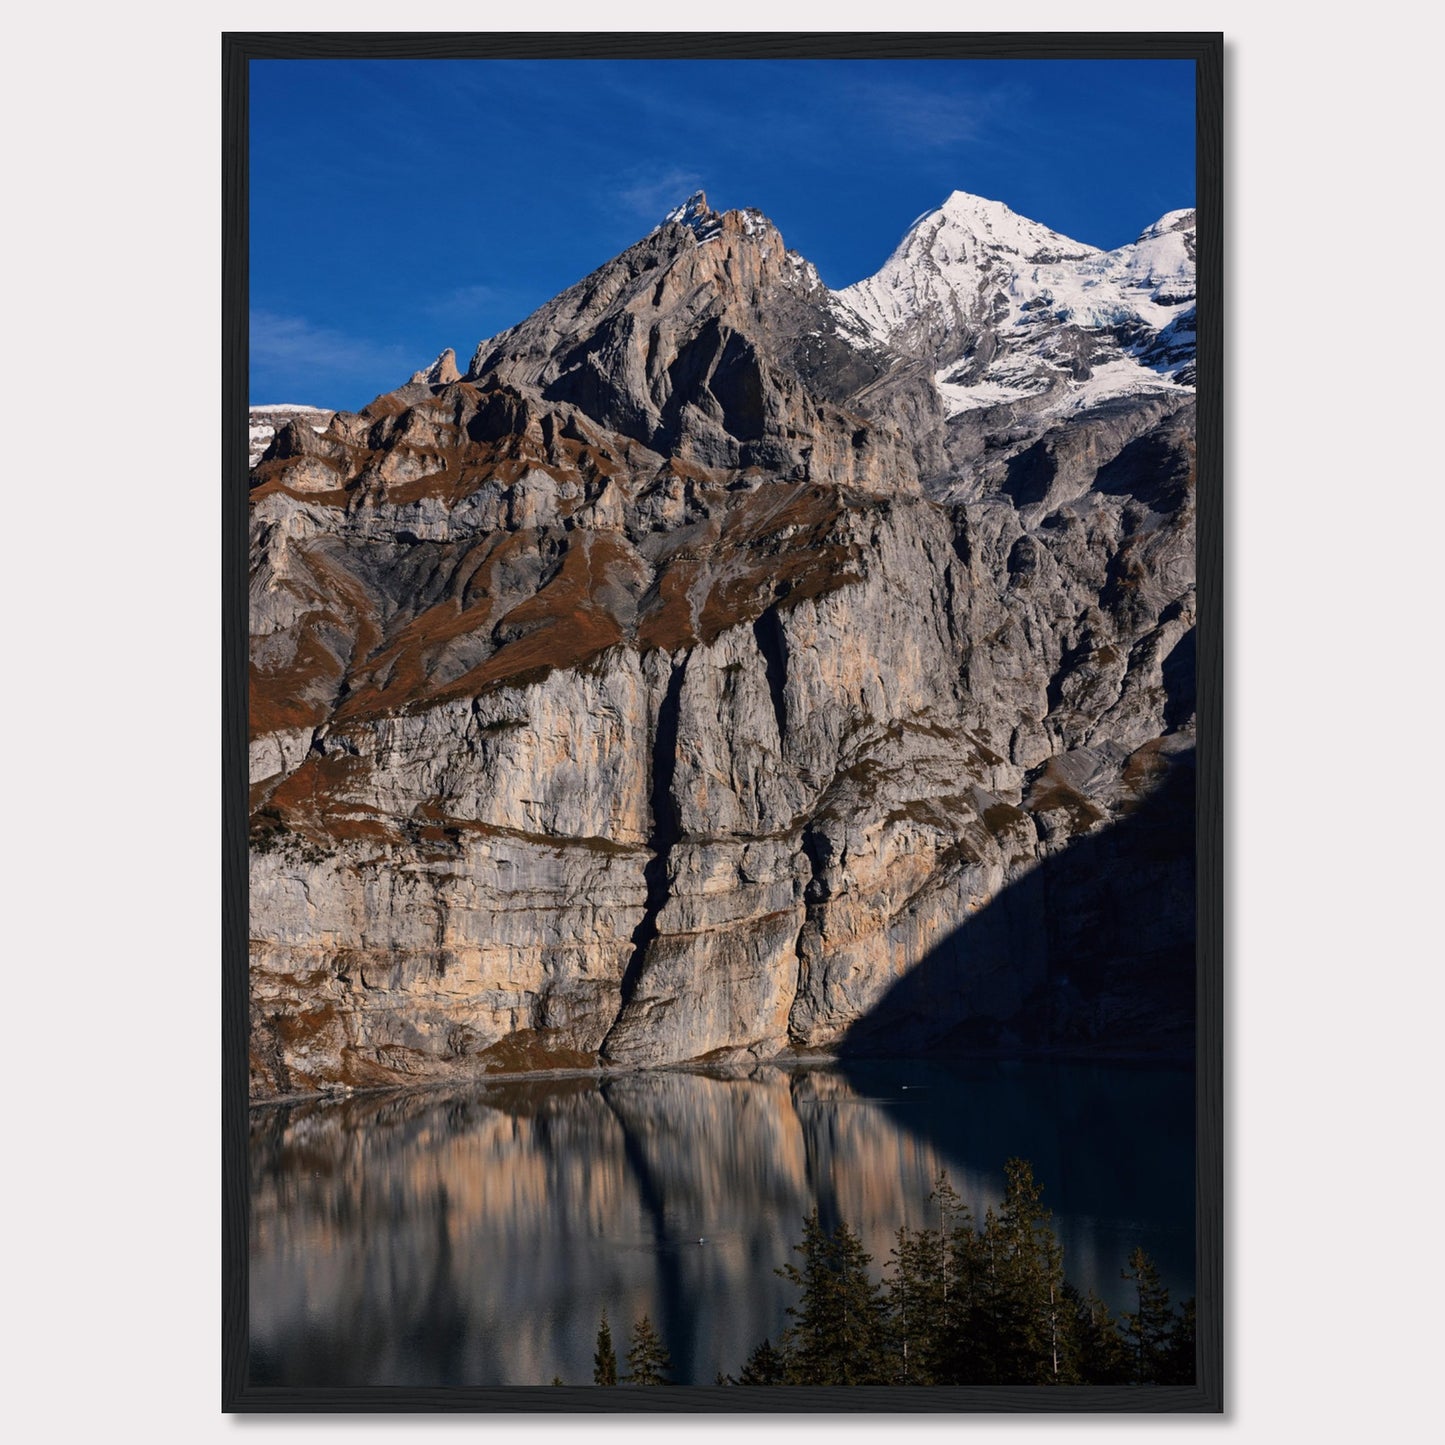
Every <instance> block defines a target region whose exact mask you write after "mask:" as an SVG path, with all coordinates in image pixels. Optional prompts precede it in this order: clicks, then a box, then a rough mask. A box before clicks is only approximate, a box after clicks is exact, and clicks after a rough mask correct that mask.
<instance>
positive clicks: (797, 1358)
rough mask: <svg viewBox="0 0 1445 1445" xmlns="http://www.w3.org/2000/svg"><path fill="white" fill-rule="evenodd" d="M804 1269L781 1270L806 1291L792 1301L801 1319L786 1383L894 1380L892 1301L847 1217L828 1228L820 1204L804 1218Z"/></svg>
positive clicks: (789, 1335) (790, 1336)
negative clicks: (889, 1333)
mask: <svg viewBox="0 0 1445 1445" xmlns="http://www.w3.org/2000/svg"><path fill="white" fill-rule="evenodd" d="M793 1248H794V1250H795V1252H797V1253H798V1254H801V1255H802V1256H803V1264H802V1267H801V1268H799V1267H798V1266H797V1265H795V1264H787V1265H784V1266H783V1268H782V1269H780V1270H778V1271H777V1273H778V1274H780V1275H782V1277H783V1278H784V1279H786V1280H788V1281H790V1282H791V1283H792V1284H794V1285H796V1286H797V1287H798V1288H799V1290H801V1291H802V1296H801V1298H800V1299H799V1301H798V1303H797V1304H796V1305H789V1306H788V1314H789V1315H790V1316H791V1317H792V1319H793V1321H794V1323H793V1324H792V1325H790V1326H789V1327H788V1329H787V1330H786V1331H784V1335H783V1346H784V1353H785V1354H786V1356H787V1367H786V1383H788V1384H790V1385H883V1384H887V1383H888V1374H889V1372H888V1358H887V1342H886V1307H885V1304H884V1300H883V1292H882V1290H881V1289H880V1288H879V1286H878V1285H877V1284H875V1283H874V1281H873V1279H872V1277H871V1276H870V1275H869V1273H868V1266H869V1265H870V1264H871V1263H872V1262H873V1258H872V1256H871V1255H870V1254H868V1253H867V1252H866V1251H865V1250H864V1248H863V1246H862V1244H861V1243H860V1242H859V1240H858V1236H857V1235H855V1234H854V1233H853V1231H852V1230H851V1229H850V1228H849V1227H848V1225H847V1224H846V1223H840V1224H839V1225H838V1227H837V1228H836V1229H835V1230H834V1231H833V1233H832V1234H831V1235H828V1234H826V1233H825V1232H824V1230H823V1226H822V1225H821V1224H820V1223H819V1221H818V1211H817V1210H816V1209H814V1210H813V1212H812V1213H811V1214H810V1215H809V1216H808V1218H807V1219H806V1220H804V1221H803V1242H802V1243H801V1244H796V1245H794V1246H793Z"/></svg>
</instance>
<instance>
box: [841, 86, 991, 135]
mask: <svg viewBox="0 0 1445 1445" xmlns="http://www.w3.org/2000/svg"><path fill="white" fill-rule="evenodd" d="M855 99H856V101H857V103H858V105H859V107H860V110H862V111H864V112H866V113H868V114H870V115H871V116H872V118H873V121H874V123H875V124H877V125H878V126H880V127H881V128H882V129H884V130H885V131H887V132H888V133H889V134H890V135H892V136H894V137H895V138H897V139H898V140H901V141H904V142H906V143H907V144H909V145H911V146H913V147H915V148H917V149H920V150H943V149H947V148H951V147H956V146H963V145H969V144H972V143H976V142H978V141H981V140H983V139H985V138H986V137H987V138H988V139H989V140H990V141H991V142H993V143H996V142H997V141H998V139H999V136H998V132H999V130H1000V129H1001V128H1007V124H1008V120H1009V116H1010V111H1011V109H1012V107H1013V106H1014V104H1015V103H1016V102H1017V101H1018V99H1019V97H1018V95H1017V93H1016V88H1014V87H1009V86H990V87H970V88H968V89H963V88H959V89H950V90H940V89H934V88H932V87H928V86H922V85H910V84H903V83H899V82H894V81H870V80H865V81H863V82H862V83H860V84H859V85H857V87H856V89H855Z"/></svg>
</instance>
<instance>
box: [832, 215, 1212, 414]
mask: <svg viewBox="0 0 1445 1445" xmlns="http://www.w3.org/2000/svg"><path fill="white" fill-rule="evenodd" d="M1193 227H1194V213H1193V212H1192V211H1188V210H1180V211H1170V212H1169V213H1168V214H1166V215H1164V216H1162V217H1160V219H1159V220H1158V221H1156V222H1155V223H1154V224H1153V225H1152V226H1150V227H1148V228H1147V229H1146V230H1145V231H1144V232H1143V233H1142V234H1141V235H1140V237H1139V239H1138V240H1137V241H1133V242H1131V243H1130V244H1129V245H1126V246H1120V247H1118V248H1116V249H1115V250H1112V251H1102V250H1100V249H1099V248H1098V247H1096V246H1090V245H1087V244H1085V243H1084V242H1081V241H1075V240H1073V239H1071V238H1070V237H1068V236H1065V235H1063V234H1062V233H1060V232H1058V231H1054V230H1051V229H1050V228H1049V227H1047V226H1045V225H1042V224H1040V223H1039V222H1037V221H1031V220H1029V219H1028V218H1027V217H1026V216H1021V215H1019V214H1018V213H1017V212H1016V211H1013V210H1011V209H1010V208H1009V207H1008V206H1006V205H1005V204H1004V203H1003V202H1002V201H993V200H989V199H987V198H986V197H984V196H977V195H973V194H971V193H969V192H967V191H954V192H953V193H952V194H951V195H950V196H949V197H948V198H947V200H945V201H944V203H943V204H942V205H941V206H940V207H939V208H938V209H937V210H934V211H929V212H927V213H926V214H925V215H923V216H920V217H919V218H918V220H917V221H915V222H914V223H913V225H912V226H911V227H910V228H909V230H908V234H907V235H905V236H904V238H903V240H902V242H901V243H900V244H899V246H898V248H897V249H896V250H895V251H894V253H893V255H892V256H890V257H889V258H888V261H887V262H886V263H885V265H884V266H883V269H882V270H880V271H879V272H878V273H877V274H876V275H874V276H870V277H868V278H867V279H866V280H863V281H859V282H857V283H856V284H854V285H852V286H848V287H845V288H844V289H843V290H841V291H837V292H835V293H834V294H833V310H834V314H835V315H836V316H837V318H838V321H839V326H840V331H841V333H842V334H843V335H844V336H846V337H850V338H852V339H853V340H854V342H855V344H857V345H859V346H862V347H864V348H867V347H868V346H869V345H870V344H876V343H882V344H883V345H885V346H887V347H889V348H893V349H901V350H903V351H905V352H909V353H912V354H913V355H915V356H917V357H918V358H919V359H920V360H924V361H927V362H930V363H931V364H932V366H933V367H934V368H935V378H934V379H935V383H936V385H937V386H938V389H939V392H940V393H941V394H942V396H943V399H944V402H945V405H946V406H947V407H948V409H949V411H950V412H951V413H952V414H955V415H957V414H959V413H961V412H965V411H972V410H977V409H979V408H982V407H988V406H992V405H996V404H998V403H1000V402H1014V401H1020V400H1024V399H1026V398H1029V397H1036V398H1038V399H1039V402H1038V404H1039V405H1049V406H1057V405H1066V406H1070V407H1072V406H1075V405H1084V404H1093V403H1094V402H1095V401H1098V400H1101V399H1105V398H1106V397H1107V396H1114V395H1121V394H1125V393H1133V392H1138V391H1147V390H1153V389H1157V388H1160V387H1162V388H1166V389H1169V388H1173V387H1175V386H1177V385H1183V384H1187V383H1188V381H1189V379H1190V378H1192V337H1193V331H1192V325H1193V322H1192V314H1191V312H1190V308H1191V307H1192V304H1193V301H1194V229H1193Z"/></svg>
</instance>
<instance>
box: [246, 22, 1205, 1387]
mask: <svg viewBox="0 0 1445 1445" xmlns="http://www.w3.org/2000/svg"><path fill="white" fill-rule="evenodd" d="M1222 53H1223V46H1222V38H1221V37H1220V36H1219V35H1217V34H1176V33H1165V34H1123V35H1100V34H1071V35H1036V34H1019V35H1004V34H977V35H908V34H856V35H848V34H823V35H769V34H722V35H632V34H576V35H521V34H479V35H450V34H449V35H427V34H387V35H348V34H230V35H226V36H224V37H223V39H222V62H223V74H224V105H225V135H226V154H225V223H226V232H225V234H226V249H225V254H224V258H223V264H224V267H225V305H226V316H225V322H226V326H225V354H224V357H223V378H224V388H225V398H226V412H225V436H224V443H223V466H222V486H223V489H224V509H225V518H226V524H225V525H226V534H225V556H224V573H223V586H224V589H225V609H226V623H227V630H226V635H225V639H224V645H225V659H224V665H225V682H226V693H225V698H224V737H223V744H224V767H225V778H226V793H225V815H226V816H225V835H224V838H223V850H224V869H225V881H226V891H225V923H224V927H225V936H224V940H223V967H224V970H225V994H224V1010H225V1012H224V1018H223V1021H222V1022H223V1042H224V1079H223V1127H224V1130H225V1140H224V1159H225V1181H224V1183H225V1193H224V1200H225V1209H224V1219H223V1228H224V1233H225V1241H224V1243H225V1280H224V1295H225V1317H224V1320H223V1408H224V1409H225V1410H228V1411H248V1412H256V1411H288V1412H294V1411H342V1410H346V1411H393V1410H396V1411H400V1410H405V1411H418V1410H429V1411H447V1410H488V1411H557V1410H561V1411H579V1412H580V1411H613V1412H627V1411H651V1410H673V1411H753V1412H764V1413H777V1412H784V1411H808V1412H816V1411H899V1412H903V1411H1055V1412H1058V1411H1062V1412H1098V1411H1134V1412H1138V1411H1195V1412H1211V1411H1219V1410H1221V1409H1222V1402H1223V1385H1222V1379H1221V1374H1222V1358H1223V1349H1222V1338H1223V1300H1222V1297H1221V1280H1222V1263H1221V1260H1222V1253H1221V1252H1222V1238H1221V1235H1222V1226H1221V1200H1222V1185H1221V1159H1222V1140H1221V1133H1222V1111H1221V1098H1222V1048H1223V1040H1222V1033H1221V1030H1222V1009H1221V987H1222V971H1223V968H1222V925H1221V918H1222V899H1221V849H1222V837H1223V825H1222V818H1221V800H1222V787H1221V758H1222V745H1221V727H1222V722H1221V720H1222V710H1221V680H1222V664H1221V651H1220V649H1221V639H1222V606H1221V585H1222V570H1223V569H1222V560H1221V546H1222V521H1221V513H1222V495H1223V484H1222V442H1221V439H1222V427H1223V422H1222V414H1221V403H1222V335H1221V317H1222V309H1223V308H1222V295H1221V290H1222V276H1223V266H1222V240H1221V238H1222V197H1223V181H1222V172H1221V165H1222V119H1221V98H1222V80H1221V62H1222Z"/></svg>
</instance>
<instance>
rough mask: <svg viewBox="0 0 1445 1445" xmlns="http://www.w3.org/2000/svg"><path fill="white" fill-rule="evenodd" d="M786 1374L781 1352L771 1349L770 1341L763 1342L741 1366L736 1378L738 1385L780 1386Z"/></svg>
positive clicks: (785, 1362)
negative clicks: (740, 1371)
mask: <svg viewBox="0 0 1445 1445" xmlns="http://www.w3.org/2000/svg"><path fill="white" fill-rule="evenodd" d="M786 1372H787V1361H786V1360H784V1358H783V1354H782V1351H781V1350H776V1349H774V1348H773V1343H772V1341H771V1340H764V1341H763V1342H762V1344H760V1345H759V1346H758V1347H757V1349H755V1350H754V1351H753V1352H752V1354H750V1355H749V1356H748V1359H747V1363H746V1364H745V1365H744V1366H743V1370H742V1374H740V1375H739V1376H738V1379H737V1383H738V1384H739V1385H781V1384H782V1383H783V1377H784V1375H785V1374H786Z"/></svg>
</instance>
